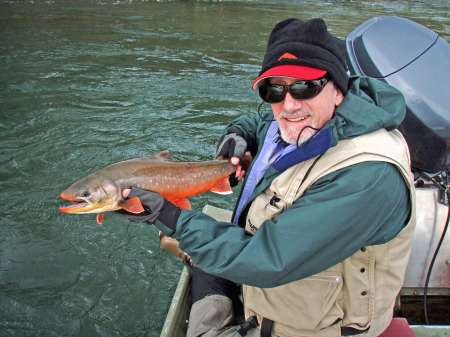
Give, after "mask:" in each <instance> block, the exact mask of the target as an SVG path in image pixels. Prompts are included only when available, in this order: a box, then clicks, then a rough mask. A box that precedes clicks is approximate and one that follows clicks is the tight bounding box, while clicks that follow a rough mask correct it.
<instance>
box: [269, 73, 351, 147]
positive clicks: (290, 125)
mask: <svg viewBox="0 0 450 337" xmlns="http://www.w3.org/2000/svg"><path fill="white" fill-rule="evenodd" d="M269 81H270V83H271V84H278V85H290V84H292V83H295V82H296V81H298V79H296V78H292V77H272V78H270V79H269ZM343 99H344V96H343V95H342V93H341V91H340V90H339V89H337V88H336V87H335V86H334V84H333V83H332V82H328V83H327V84H326V86H325V87H324V88H323V90H322V91H321V92H320V93H319V95H317V96H316V97H314V98H311V99H308V100H305V101H298V100H296V99H294V98H292V96H291V95H290V93H286V97H285V98H284V100H283V101H281V102H280V103H273V104H272V111H273V115H274V116H275V119H276V121H277V123H278V125H279V127H280V132H281V137H282V138H283V140H284V141H285V142H287V143H289V144H296V143H297V138H298V135H299V133H300V132H301V131H302V129H303V128H305V127H307V126H312V127H313V128H316V129H320V128H322V127H323V126H324V125H325V123H326V122H327V121H328V120H329V119H330V118H331V117H332V116H333V113H334V110H335V108H336V106H338V105H339V104H341V102H342V100H343ZM316 133H317V131H315V130H313V129H311V128H306V129H305V130H304V131H303V132H302V134H301V136H300V140H299V144H301V143H304V142H306V141H307V140H309V139H310V138H311V137H312V136H313V135H314V134H316Z"/></svg>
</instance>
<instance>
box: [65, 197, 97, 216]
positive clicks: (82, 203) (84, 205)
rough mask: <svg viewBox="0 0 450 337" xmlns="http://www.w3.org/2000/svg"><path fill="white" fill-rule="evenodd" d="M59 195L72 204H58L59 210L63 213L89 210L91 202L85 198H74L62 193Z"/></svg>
mask: <svg viewBox="0 0 450 337" xmlns="http://www.w3.org/2000/svg"><path fill="white" fill-rule="evenodd" d="M60 197H61V198H63V199H65V200H68V201H71V202H72V205H69V206H59V210H60V211H61V212H64V213H79V212H84V211H89V210H91V209H92V204H91V203H90V202H89V201H87V200H86V199H82V198H76V197H72V196H69V195H66V194H64V193H61V194H60Z"/></svg>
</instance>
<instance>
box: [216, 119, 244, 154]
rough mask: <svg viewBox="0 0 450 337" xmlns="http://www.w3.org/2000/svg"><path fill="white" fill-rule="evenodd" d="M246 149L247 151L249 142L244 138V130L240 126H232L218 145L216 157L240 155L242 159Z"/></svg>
mask: <svg viewBox="0 0 450 337" xmlns="http://www.w3.org/2000/svg"><path fill="white" fill-rule="evenodd" d="M245 151H247V142H246V141H245V139H244V132H242V130H241V129H239V128H238V127H236V126H232V127H230V128H229V129H228V131H227V133H226V134H225V135H223V136H222V138H220V140H219V145H217V151H216V158H217V157H222V158H231V157H238V158H239V159H242V157H243V156H244V153H245Z"/></svg>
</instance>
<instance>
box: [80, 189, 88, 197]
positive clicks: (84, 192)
mask: <svg viewBox="0 0 450 337" xmlns="http://www.w3.org/2000/svg"><path fill="white" fill-rule="evenodd" d="M80 195H81V197H82V198H86V197H88V196H89V192H88V191H83V192H81V194H80Z"/></svg>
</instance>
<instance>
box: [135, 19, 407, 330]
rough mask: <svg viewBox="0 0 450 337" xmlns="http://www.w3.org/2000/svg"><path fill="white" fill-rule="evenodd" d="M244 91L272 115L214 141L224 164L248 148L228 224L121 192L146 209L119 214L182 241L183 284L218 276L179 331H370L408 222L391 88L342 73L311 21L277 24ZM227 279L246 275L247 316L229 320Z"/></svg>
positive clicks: (390, 286)
mask: <svg viewBox="0 0 450 337" xmlns="http://www.w3.org/2000/svg"><path fill="white" fill-rule="evenodd" d="M253 89H258V90H259V94H260V96H261V98H262V99H263V100H264V101H265V102H267V103H269V104H271V107H272V109H271V110H272V112H268V111H267V112H262V113H257V114H255V115H249V116H243V117H241V118H239V119H237V120H236V121H234V122H232V123H231V124H230V125H229V126H228V127H227V129H226V132H225V134H224V135H223V137H222V138H221V141H220V142H219V145H218V151H217V155H218V156H221V157H225V158H226V157H229V158H232V161H233V162H234V163H235V164H238V163H239V161H240V159H241V158H242V156H243V155H244V152H245V151H250V152H251V154H252V156H253V158H254V159H253V161H252V164H251V166H250V168H249V169H248V170H247V172H246V173H245V179H244V185H243V188H242V192H241V195H240V197H239V201H238V204H237V206H236V209H235V212H234V214H233V222H234V223H223V222H217V221H215V220H213V219H212V218H210V217H209V216H207V215H205V214H203V213H201V212H198V211H187V210H181V209H179V208H177V207H175V206H174V205H173V204H171V203H170V202H168V201H167V200H165V199H164V198H163V197H161V196H160V195H159V194H156V193H153V192H147V191H142V190H135V189H133V191H132V193H133V196H138V197H139V198H141V200H142V202H143V204H145V205H146V206H147V207H148V208H149V210H151V212H150V211H148V212H146V213H145V214H142V215H140V216H138V217H132V216H130V217H131V218H132V219H134V220H137V221H147V222H150V223H154V224H155V225H156V226H157V227H158V228H160V230H161V231H163V232H164V233H165V234H166V235H167V236H172V237H173V238H175V239H177V240H178V241H179V242H180V248H181V249H183V251H185V252H186V253H188V254H189V255H190V256H191V258H192V259H193V261H194V262H195V264H196V265H197V266H198V269H197V268H194V270H193V281H194V283H198V282H199V281H198V280H208V279H209V280H216V281H217V282H216V284H215V286H212V287H210V288H209V290H208V289H207V290H204V291H203V293H202V295H201V296H198V298H196V300H197V301H196V302H195V303H194V304H193V307H192V314H191V319H190V328H189V334H190V335H204V336H216V335H219V336H240V335H242V336H244V335H248V336H259V335H260V329H261V335H264V336H270V335H271V334H272V335H273V336H316V337H317V336H341V335H342V336H353V335H357V336H378V335H379V334H381V333H382V332H383V331H384V330H385V329H386V327H387V326H388V325H389V323H390V320H391V318H392V314H393V307H394V303H395V299H396V296H397V294H398V292H399V291H400V289H401V287H402V283H403V277H404V272H405V269H406V265H407V262H408V257H409V251H410V245H411V237H412V233H413V230H414V184H413V180H412V177H411V173H410V167H409V165H410V163H409V151H408V147H407V145H406V143H405V141H404V139H403V137H402V136H401V134H400V133H399V132H398V131H397V130H395V129H396V127H398V125H399V124H400V123H401V121H402V120H403V118H404V113H405V106H404V99H403V97H402V95H401V94H400V93H399V92H398V91H397V90H395V89H394V88H392V87H390V86H389V85H387V84H385V83H382V82H379V81H377V80H374V79H370V78H364V77H362V78H359V77H353V78H350V79H349V77H348V75H347V67H346V63H345V45H344V43H343V41H341V40H339V39H337V38H335V37H333V36H332V35H330V33H329V32H328V30H327V27H326V25H325V22H324V21H323V20H322V19H313V20H309V21H307V22H303V21H301V20H298V19H288V20H284V21H282V22H280V23H278V24H277V25H276V26H275V28H274V29H273V31H272V33H271V35H270V37H269V42H268V46H267V51H266V55H265V57H264V61H263V64H262V70H261V72H260V75H259V77H258V78H257V79H256V81H255V82H254V83H253ZM266 110H267V109H266ZM243 173H244V172H242V171H241V169H240V167H239V169H238V170H237V176H238V177H239V178H241V177H242V175H243ZM205 272H206V273H207V274H206V273H205ZM210 274H211V275H210ZM212 275H213V276H212ZM219 277H220V278H219ZM222 278H223V279H222ZM226 280H230V281H232V282H237V283H239V284H242V285H243V299H244V309H245V310H244V311H245V319H247V320H248V323H247V324H246V325H242V326H238V327H237V328H234V327H229V326H228V325H230V324H231V322H232V303H231V300H229V298H232V297H233V294H232V293H233V292H235V290H233V289H232V287H229V286H230V284H227V282H228V281H226ZM224 285H225V287H223V286H224ZM205 287H206V288H207V287H208V286H205ZM230 289H231V290H230ZM216 290H217V291H216ZM205 295H210V296H205ZM205 313H207V315H206V314H205ZM227 326H228V327H227ZM256 326H258V328H255V327H256Z"/></svg>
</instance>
